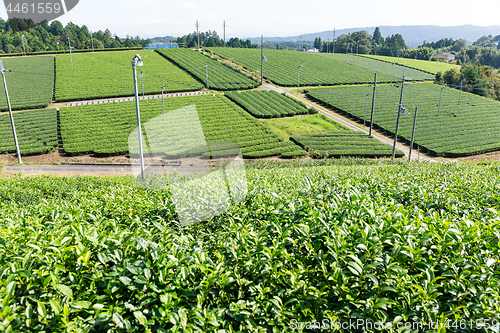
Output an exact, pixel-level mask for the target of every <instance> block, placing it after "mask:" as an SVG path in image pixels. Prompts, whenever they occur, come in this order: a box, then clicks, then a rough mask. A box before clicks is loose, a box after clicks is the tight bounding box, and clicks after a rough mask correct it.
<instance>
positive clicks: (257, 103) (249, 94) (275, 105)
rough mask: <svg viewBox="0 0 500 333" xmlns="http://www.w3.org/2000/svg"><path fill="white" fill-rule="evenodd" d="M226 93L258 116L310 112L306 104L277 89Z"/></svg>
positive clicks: (273, 116) (288, 115) (274, 116)
mask: <svg viewBox="0 0 500 333" xmlns="http://www.w3.org/2000/svg"><path fill="white" fill-rule="evenodd" d="M225 95H226V96H227V97H229V99H231V100H232V101H233V102H235V103H236V104H238V105H239V106H241V107H242V108H244V109H245V110H247V111H248V113H250V114H251V115H252V116H254V117H256V118H277V117H292V116H295V115H301V114H307V113H308V112H309V111H308V110H307V108H306V107H305V106H304V105H300V104H299V103H297V102H296V101H293V100H292V99H290V98H288V97H286V96H284V95H281V94H279V93H277V92H275V91H245V92H241V93H240V92H227V93H226V94H225Z"/></svg>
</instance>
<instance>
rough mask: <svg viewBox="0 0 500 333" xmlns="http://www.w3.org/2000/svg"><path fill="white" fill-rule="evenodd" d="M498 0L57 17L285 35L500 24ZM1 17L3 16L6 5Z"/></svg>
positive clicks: (274, 0)
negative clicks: (224, 26) (381, 28)
mask: <svg viewBox="0 0 500 333" xmlns="http://www.w3.org/2000/svg"><path fill="white" fill-rule="evenodd" d="M499 13H500V1H498V0H477V1H475V2H470V1H464V0H456V1H444V0H419V1H401V0H397V1H396V0H349V1H338V0H337V1H335V0H310V1H296V0H286V1H285V0H252V1H228V0H210V1H207V0H204V1H199V0H177V1H172V0H141V1H135V0H120V1H119V0H101V1H98V0H80V1H79V3H78V5H77V6H76V7H75V8H74V9H73V10H72V11H70V12H69V13H67V14H65V15H64V16H62V17H60V18H59V19H58V20H59V21H61V22H62V23H63V24H64V25H66V24H67V23H68V22H73V23H75V24H77V25H80V26H81V25H86V26H87V27H89V29H90V30H91V31H96V30H105V29H109V30H110V31H111V32H112V33H113V34H117V35H118V36H120V37H125V36H127V35H130V36H133V37H135V36H140V37H142V38H146V37H162V36H175V37H177V36H182V35H185V34H188V33H191V32H193V31H195V30H196V28H195V24H196V20H198V21H199V24H200V31H208V30H212V31H213V30H215V31H217V32H218V34H219V35H220V36H221V37H222V30H223V28H222V26H223V21H224V20H226V25H227V28H226V37H227V38H231V37H240V38H247V37H257V36H260V35H264V36H268V37H287V36H296V35H300V34H306V33H317V32H322V31H327V30H333V28H337V29H344V28H357V27H360V28H361V27H371V26H382V25H392V26H396V25H441V26H456V25H463V24H472V25H479V26H488V25H497V24H500V20H499V19H498V17H499ZM0 17H2V18H7V13H6V11H5V7H2V8H1V10H0Z"/></svg>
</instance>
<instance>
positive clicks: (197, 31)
mask: <svg viewBox="0 0 500 333" xmlns="http://www.w3.org/2000/svg"><path fill="white" fill-rule="evenodd" d="M199 27H200V25H199V24H198V20H196V34H197V35H198V45H197V46H198V50H199V49H200V32H199V30H198V28H199Z"/></svg>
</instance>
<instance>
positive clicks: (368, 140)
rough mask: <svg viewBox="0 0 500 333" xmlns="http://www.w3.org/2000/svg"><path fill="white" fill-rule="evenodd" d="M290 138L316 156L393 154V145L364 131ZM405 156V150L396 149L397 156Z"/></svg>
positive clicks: (386, 155)
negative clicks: (386, 143)
mask: <svg viewBox="0 0 500 333" xmlns="http://www.w3.org/2000/svg"><path fill="white" fill-rule="evenodd" d="M290 140H292V141H293V142H295V143H297V144H298V145H299V146H301V147H303V148H305V149H307V150H308V151H309V152H310V153H311V156H313V157H315V158H323V157H343V156H344V157H347V156H353V157H372V158H373V157H391V156H392V147H390V146H388V145H385V144H382V143H381V142H380V141H378V140H376V139H374V138H372V137H370V136H368V135H366V134H364V133H359V132H353V131H335V132H329V133H321V134H306V135H301V136H294V137H291V138H290ZM403 156H404V153H403V152H401V151H399V150H397V151H396V157H403Z"/></svg>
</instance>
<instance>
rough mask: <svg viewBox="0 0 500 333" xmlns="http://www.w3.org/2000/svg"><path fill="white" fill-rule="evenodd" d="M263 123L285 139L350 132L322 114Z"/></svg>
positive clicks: (268, 120)
mask: <svg viewBox="0 0 500 333" xmlns="http://www.w3.org/2000/svg"><path fill="white" fill-rule="evenodd" d="M262 122H264V123H265V124H266V125H267V126H269V127H270V128H272V129H273V131H275V132H276V133H278V134H279V135H281V136H282V137H284V138H285V139H288V138H290V137H291V136H294V135H303V134H318V133H325V132H331V131H347V130H348V129H347V128H346V127H344V126H342V125H340V124H339V123H337V122H336V121H333V120H331V119H330V118H328V117H326V116H324V115H322V114H314V115H305V116H295V117H291V118H273V119H266V120H262Z"/></svg>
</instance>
